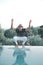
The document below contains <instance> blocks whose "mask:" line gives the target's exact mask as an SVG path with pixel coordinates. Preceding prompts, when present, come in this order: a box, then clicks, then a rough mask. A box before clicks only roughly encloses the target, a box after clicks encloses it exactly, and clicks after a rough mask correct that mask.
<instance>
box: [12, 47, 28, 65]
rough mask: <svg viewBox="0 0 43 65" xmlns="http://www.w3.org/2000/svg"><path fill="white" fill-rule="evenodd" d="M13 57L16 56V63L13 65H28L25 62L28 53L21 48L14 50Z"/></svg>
mask: <svg viewBox="0 0 43 65" xmlns="http://www.w3.org/2000/svg"><path fill="white" fill-rule="evenodd" d="M13 56H16V61H15V62H14V64H13V65H28V64H27V63H26V62H25V57H26V52H25V51H24V50H22V49H20V48H16V49H15V50H14V53H13Z"/></svg>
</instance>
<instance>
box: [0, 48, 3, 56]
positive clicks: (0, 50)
mask: <svg viewBox="0 0 43 65" xmlns="http://www.w3.org/2000/svg"><path fill="white" fill-rule="evenodd" d="M2 50H3V48H2V47H0V56H1V53H2Z"/></svg>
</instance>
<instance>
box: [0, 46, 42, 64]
mask: <svg viewBox="0 0 43 65" xmlns="http://www.w3.org/2000/svg"><path fill="white" fill-rule="evenodd" d="M0 65H43V46H30V47H29V46H28V47H27V48H15V47H14V46H3V47H0Z"/></svg>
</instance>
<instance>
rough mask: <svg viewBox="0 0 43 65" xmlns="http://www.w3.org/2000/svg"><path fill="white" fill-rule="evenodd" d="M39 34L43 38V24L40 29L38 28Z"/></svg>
mask: <svg viewBox="0 0 43 65" xmlns="http://www.w3.org/2000/svg"><path fill="white" fill-rule="evenodd" d="M38 34H39V35H40V36H41V38H43V26H40V29H38Z"/></svg>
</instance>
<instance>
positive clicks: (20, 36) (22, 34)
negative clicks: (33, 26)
mask: <svg viewBox="0 0 43 65" xmlns="http://www.w3.org/2000/svg"><path fill="white" fill-rule="evenodd" d="M29 23H30V22H29ZM29 27H30V24H29ZM16 33H17V36H14V37H13V40H14V41H15V43H16V45H17V46H18V43H17V41H18V40H19V41H23V43H22V45H23V46H24V44H25V42H26V41H27V37H28V33H27V31H26V29H24V28H23V26H22V25H21V24H20V25H19V26H18V27H17V28H16Z"/></svg>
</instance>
